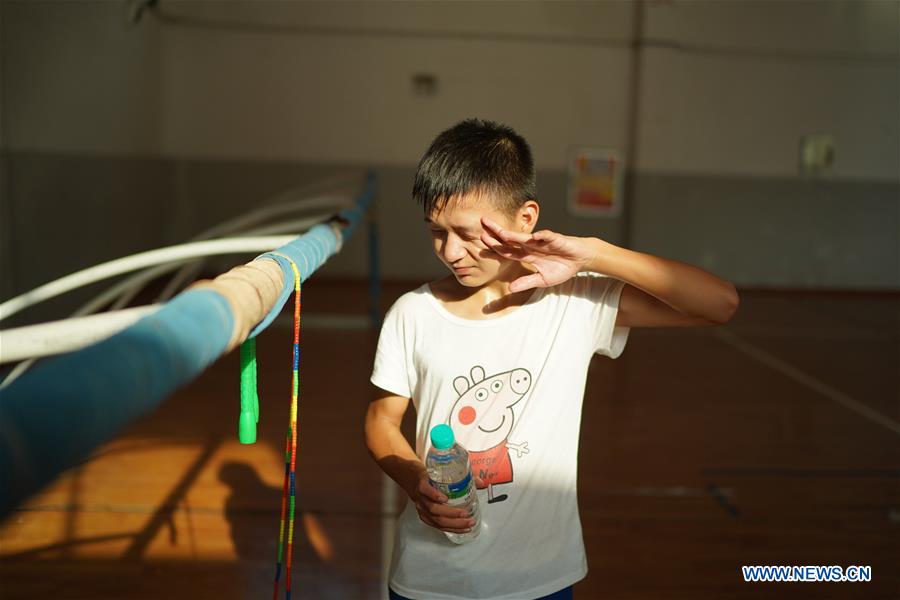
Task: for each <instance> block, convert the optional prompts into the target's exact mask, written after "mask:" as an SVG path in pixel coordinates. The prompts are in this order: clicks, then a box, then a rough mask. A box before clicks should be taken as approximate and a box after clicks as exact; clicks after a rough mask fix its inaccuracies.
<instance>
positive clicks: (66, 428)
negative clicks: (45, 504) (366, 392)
mask: <svg viewBox="0 0 900 600" xmlns="http://www.w3.org/2000/svg"><path fill="white" fill-rule="evenodd" d="M374 195H375V180H374V176H372V175H370V176H369V177H368V179H367V181H366V185H365V188H364V191H363V193H362V194H361V195H360V197H359V198H358V200H357V202H356V205H355V206H354V207H352V208H349V209H345V210H343V211H341V212H340V213H339V214H338V216H337V219H336V221H334V222H332V223H330V224H321V225H316V226H315V227H313V228H312V229H310V230H309V232H307V233H306V234H304V235H302V236H300V237H298V238H296V239H294V240H293V241H291V242H289V243H288V244H285V245H284V246H281V247H280V248H278V249H277V250H276V252H278V254H279V255H283V256H287V257H289V258H290V259H291V260H293V261H294V262H295V263H296V264H297V266H298V267H299V270H300V279H301V282H302V281H304V280H306V279H307V278H309V277H310V276H311V275H312V274H313V273H314V272H315V271H316V270H317V269H318V268H319V267H320V266H321V265H322V264H323V263H324V262H325V261H326V260H327V259H328V258H329V257H330V256H332V255H333V254H335V253H336V252H338V251H339V250H340V248H341V246H342V244H343V241H344V240H345V239H347V238H349V236H350V235H352V234H353V232H354V230H355V229H356V227H357V225H358V224H359V222H360V220H361V219H362V217H363V215H364V214H365V211H366V210H367V208H368V206H369V205H370V203H371V202H372V200H373V198H374ZM273 259H274V260H275V262H273ZM254 271H255V272H257V273H261V274H264V276H265V277H266V279H267V280H268V281H269V282H273V283H274V282H275V281H276V280H277V277H278V276H279V275H280V281H279V282H278V283H279V285H280V289H279V288H278V287H277V286H275V287H273V286H271V285H270V286H268V287H267V286H265V285H262V286H260V289H258V290H256V291H257V292H258V293H256V294H254V293H252V290H251V293H248V292H244V291H243V288H244V286H247V285H250V284H249V283H248V281H250V282H252V281H258V278H257V279H256V280H254V279H253V277H252V275H253V272H254ZM279 271H280V273H279ZM273 275H274V277H275V278H273ZM293 289H294V276H293V272H292V271H291V269H290V262H289V261H287V260H285V259H284V258H282V257H281V256H275V255H271V254H263V255H261V256H260V257H258V258H257V259H256V260H254V261H252V262H251V263H248V264H247V265H242V266H240V267H236V268H235V269H232V270H231V271H229V272H228V273H225V274H224V275H222V276H220V277H217V278H216V279H215V280H213V281H211V282H200V283H199V284H196V285H195V286H194V287H192V288H191V289H188V290H187V291H185V292H183V293H181V294H179V295H178V296H176V297H175V298H174V299H173V300H172V301H170V302H168V303H166V304H165V305H163V306H162V307H161V308H160V309H159V310H158V311H156V312H155V313H153V314H151V315H148V316H146V317H144V318H142V319H141V320H140V321H138V322H137V323H135V324H134V325H132V326H130V327H128V328H126V329H124V330H123V331H121V332H119V333H117V334H115V335H113V336H112V337H109V338H107V339H106V340H103V341H101V342H99V343H97V344H94V345H92V346H88V347H86V348H83V349H81V350H79V351H77V352H72V353H69V354H64V355H61V356H58V357H54V358H52V359H50V360H48V361H47V362H46V363H44V364H42V365H40V366H39V367H38V368H35V369H33V370H31V371H30V372H28V373H26V374H25V375H23V376H22V377H21V378H19V379H18V380H16V381H15V382H13V383H12V384H11V385H10V386H9V387H7V388H5V389H3V390H0V519H2V518H4V517H5V516H6V515H8V514H9V513H10V512H11V511H12V510H13V509H14V508H15V507H16V506H17V505H18V504H19V503H20V502H22V500H24V499H25V498H27V497H28V496H30V495H31V494H33V493H35V492H37V491H38V490H39V489H41V488H42V487H43V486H44V485H46V484H47V483H49V482H50V481H52V480H53V479H54V478H55V477H56V476H57V475H58V474H60V473H62V472H63V471H64V470H66V469H68V468H70V467H72V466H74V465H76V464H79V463H80V462H82V461H83V460H84V459H86V458H87V457H88V455H89V454H90V452H91V451H92V450H93V449H94V448H96V447H98V446H100V445H101V444H103V443H105V442H106V441H108V440H110V439H111V438H113V437H114V436H115V435H116V434H117V433H118V432H119V431H121V430H122V429H123V428H124V427H125V426H127V425H128V424H130V423H131V422H133V421H135V420H137V419H139V418H141V417H143V416H145V415H147V414H149V413H151V412H153V411H154V410H155V409H156V408H157V407H158V406H159V405H160V404H161V403H162V401H163V400H165V399H166V398H167V397H168V396H169V395H171V394H172V393H173V392H175V391H176V390H177V389H179V388H181V387H183V386H184V385H186V384H188V383H189V382H190V381H192V380H193V379H195V378H196V377H197V376H199V375H200V373H202V372H203V371H204V370H205V369H206V368H207V367H208V366H209V365H211V364H212V363H213V362H215V361H216V360H217V359H218V358H219V357H220V356H222V355H223V354H224V353H226V352H227V351H228V350H229V349H230V348H234V347H235V346H237V345H238V344H239V343H240V342H242V341H243V340H244V339H246V337H247V336H248V333H249V334H250V335H257V334H258V333H259V332H260V331H262V330H263V329H265V328H266V327H267V326H268V325H269V323H271V322H272V320H273V319H274V318H275V316H276V315H277V314H278V313H279V312H280V311H281V308H282V307H283V305H284V303H285V302H286V300H287V298H288V296H289V295H290V293H291V292H292V291H293ZM254 296H255V297H254ZM248 315H252V316H250V317H248ZM258 315H265V316H264V317H263V318H262V319H261V320H259V321H258V323H257V318H258ZM254 323H256V326H255V327H254Z"/></svg>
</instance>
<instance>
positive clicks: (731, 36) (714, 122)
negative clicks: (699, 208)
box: [0, 0, 900, 179]
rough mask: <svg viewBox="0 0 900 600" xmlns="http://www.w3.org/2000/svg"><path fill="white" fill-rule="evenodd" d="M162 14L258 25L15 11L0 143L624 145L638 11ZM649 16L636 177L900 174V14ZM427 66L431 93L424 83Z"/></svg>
mask: <svg viewBox="0 0 900 600" xmlns="http://www.w3.org/2000/svg"><path fill="white" fill-rule="evenodd" d="M159 7H160V9H161V10H162V11H165V12H167V13H169V14H173V15H180V16H184V17H190V18H194V19H196V20H199V21H202V22H208V21H210V20H219V21H224V22H232V23H235V22H236V23H242V24H244V25H246V26H244V27H242V28H237V29H229V28H223V27H215V26H208V24H207V25H202V24H201V25H197V24H194V25H191V24H173V23H167V24H162V25H161V24H160V23H159V21H158V20H157V19H156V18H154V17H153V16H151V15H149V14H147V15H145V16H144V18H143V20H142V21H141V22H140V23H139V24H138V25H137V26H131V25H130V24H129V22H128V19H127V9H128V4H127V3H126V2H124V1H123V2H119V1H118V0H117V1H115V2H113V1H102V0H98V1H92V0H83V1H79V2H65V1H59V2H55V1H38V2H35V1H28V0H3V2H2V5H0V22H2V34H3V35H2V48H0V50H2V54H3V62H2V65H3V69H2V74H0V85H2V90H3V91H2V101H3V104H4V106H3V111H2V114H3V119H4V122H3V123H2V124H0V125H2V127H3V131H2V138H3V141H4V143H5V147H6V148H7V149H10V150H17V151H52V152H70V153H84V152H88V153H98V152H99V153H112V154H153V155H155V154H159V153H162V154H163V155H164V156H172V157H186V158H190V157H220V158H221V157H225V158H241V159H251V160H253V159H258V160H267V159H280V160H302V161H314V162H354V163H362V164H374V163H379V164H405V165H408V164H414V163H415V162H416V161H417V160H418V158H419V157H420V156H421V154H422V152H423V151H424V150H425V148H426V146H427V145H428V143H429V141H430V140H431V139H432V138H433V137H434V135H435V134H436V133H438V131H440V130H441V129H443V128H445V127H447V126H449V125H451V124H452V123H454V122H456V121H457V120H459V119H462V118H465V117H468V116H481V117H485V118H492V119H496V120H500V121H504V122H507V123H509V124H510V125H512V126H514V127H515V128H516V129H518V130H519V131H520V132H521V133H522V134H523V135H525V136H526V137H527V138H528V139H529V141H530V142H531V144H532V146H533V148H534V151H535V157H536V160H537V163H538V166H539V167H541V168H543V169H548V168H550V169H552V168H562V167H563V166H564V164H565V157H566V152H567V150H568V149H569V148H570V147H572V146H576V145H593V146H611V147H617V148H622V149H624V147H625V146H626V145H627V142H628V140H627V120H628V114H629V110H630V104H629V102H630V99H629V97H628V89H629V87H628V85H629V76H630V73H631V64H630V59H631V50H630V48H629V46H628V41H627V40H628V39H629V36H630V35H631V30H632V17H633V14H634V10H633V9H634V5H633V4H631V3H628V2H550V1H544V2H478V3H473V2H385V1H383V0H372V1H365V2H268V1H262V0H258V1H243V2H241V1H225V0H218V1H217V0H209V1H202V2H186V1H174V0H162V1H161V2H160V3H159ZM645 14H646V18H645V36H644V37H645V40H646V42H647V46H646V49H645V51H644V60H643V65H642V80H641V83H642V95H641V103H640V107H639V119H638V138H637V141H638V154H637V160H638V167H639V168H641V169H644V170H652V171H674V172H686V173H708V174H721V175H727V174H741V175H758V176H791V175H794V174H795V173H796V172H797V154H798V143H799V139H800V137H801V136H803V135H805V134H808V133H831V134H834V136H835V139H836V143H837V153H836V155H837V161H836V164H835V171H836V175H837V176H839V177H850V178H866V179H897V178H898V176H900V174H898V168H900V156H898V152H900V150H898V145H900V144H898V139H900V126H898V119H900V114H898V113H900V109H898V106H900V90H898V73H900V67H898V63H897V60H896V58H894V59H893V60H892V57H897V56H898V48H897V45H898V38H900V32H898V27H900V25H898V24H900V3H898V2H891V1H880V0H874V1H845V2H819V1H809V2H794V1H783V2H719V1H699V0H698V1H682V0H669V1H665V0H654V1H649V2H647V3H646V4H645ZM716 48H726V49H728V50H729V51H728V52H724V53H723V52H719V51H716ZM419 73H428V74H433V75H435V76H436V77H437V85H438V89H437V93H436V94H435V95H433V96H421V95H416V94H415V93H414V92H413V89H412V82H411V78H412V76H413V75H415V74H419Z"/></svg>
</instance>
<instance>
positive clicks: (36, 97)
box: [0, 0, 160, 155]
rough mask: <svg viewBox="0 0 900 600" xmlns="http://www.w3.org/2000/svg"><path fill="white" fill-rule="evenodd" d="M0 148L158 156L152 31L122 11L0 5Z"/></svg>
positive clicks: (117, 6) (78, 5) (121, 6)
mask: <svg viewBox="0 0 900 600" xmlns="http://www.w3.org/2000/svg"><path fill="white" fill-rule="evenodd" d="M0 27H2V35H0V44H2V45H0V54H2V81H3V97H2V102H3V104H4V107H3V111H2V112H3V120H4V122H3V137H2V139H3V142H4V146H5V148H6V149H9V150H13V151H41V152H60V153H75V154H80V153H85V152H88V153H102V154H125V155H129V154H130V155H135V154H158V152H159V129H160V99H159V90H160V76H159V57H160V53H159V36H158V34H159V27H158V25H157V24H156V23H155V22H154V21H153V19H147V18H146V17H145V18H144V19H143V21H142V22H141V23H140V24H139V25H137V26H131V24H130V23H129V21H128V12H127V6H126V3H125V2H111V1H89V0H84V1H80V2H66V1H58V2H53V1H29V0H2V2H0Z"/></svg>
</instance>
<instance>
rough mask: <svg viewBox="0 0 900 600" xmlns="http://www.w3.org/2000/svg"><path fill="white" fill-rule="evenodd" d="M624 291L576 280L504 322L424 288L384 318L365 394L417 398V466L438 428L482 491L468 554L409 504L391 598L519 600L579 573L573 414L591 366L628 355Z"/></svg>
mask: <svg viewBox="0 0 900 600" xmlns="http://www.w3.org/2000/svg"><path fill="white" fill-rule="evenodd" d="M623 287H624V283H623V282H621V281H618V280H616V279H611V278H608V277H603V276H599V275H596V274H594V273H579V274H578V275H577V276H575V277H573V278H571V279H570V280H569V281H567V282H565V283H562V284H560V285H557V286H554V287H551V288H537V289H535V290H534V292H533V293H532V296H531V298H530V299H529V300H528V302H527V303H526V304H523V305H522V306H520V307H518V308H516V309H515V310H513V311H512V312H509V313H506V314H503V315H501V316H499V317H495V318H489V319H482V320H472V319H465V318H462V317H458V316H456V315H453V314H452V313H450V312H449V311H448V310H447V309H446V308H444V307H443V306H442V305H441V303H440V302H439V301H438V300H437V299H436V298H435V297H434V295H433V294H432V293H431V288H430V286H429V285H428V284H424V285H422V286H421V287H419V288H418V289H416V290H414V291H411V292H408V293H406V294H404V295H403V296H402V297H400V298H399V299H398V300H397V302H396V303H394V305H393V306H392V307H391V309H390V310H389V311H388V313H387V315H386V316H385V320H384V325H383V326H382V329H381V335H380V337H379V340H378V348H377V351H376V354H375V366H374V370H373V373H372V377H371V381H372V383H373V384H375V385H376V386H378V387H380V388H382V389H384V390H387V391H388V392H391V393H394V394H397V395H400V396H404V397H407V398H411V399H412V402H413V405H414V406H415V408H416V454H417V455H418V456H419V458H420V459H422V460H423V461H424V460H425V454H426V452H427V451H428V446H429V444H430V442H429V438H428V436H429V432H430V431H431V428H432V427H434V426H435V425H438V424H440V423H447V424H449V425H450V426H451V428H453V431H454V433H455V434H456V439H457V441H459V442H460V443H461V444H462V445H463V446H464V447H465V448H466V449H467V450H468V451H469V460H470V462H471V463H472V470H473V472H474V474H475V475H476V476H479V477H481V478H482V479H484V480H485V482H486V483H487V485H486V488H485V489H481V490H479V491H478V498H479V503H480V505H481V514H482V518H483V521H482V528H481V534H480V535H479V537H478V538H477V539H475V540H474V541H472V542H469V543H467V544H463V545H456V544H454V543H453V542H451V541H450V540H448V539H447V538H446V536H445V535H444V533H443V532H441V531H438V530H437V529H434V528H432V527H429V526H427V525H425V524H424V523H422V521H420V520H419V516H418V514H417V513H416V510H415V507H414V506H413V504H412V502H407V505H406V509H405V510H404V511H403V514H402V515H401V516H400V519H399V522H398V524H397V536H396V540H395V544H394V553H393V558H392V562H391V576H390V585H391V587H392V588H393V589H394V590H395V591H396V592H397V593H399V594H402V595H404V596H408V597H410V598H414V599H416V600H420V599H422V600H424V599H428V600H431V599H438V600H460V599H466V600H471V599H481V598H491V599H494V600H505V599H508V600H526V599H529V598H538V597H540V596H544V595H547V594H550V593H553V592H555V591H557V590H560V589H562V588H565V587H567V586H569V585H571V584H573V583H575V582H576V581H578V580H580V579H582V578H583V577H584V576H585V574H586V573H587V560H586V558H585V553H584V543H583V541H582V536H581V522H580V520H579V517H578V504H577V498H576V489H575V485H576V470H577V462H578V433H579V428H580V424H581V403H582V399H583V397H584V386H585V381H586V379H587V370H588V365H589V363H590V360H591V356H592V355H593V354H594V353H597V354H602V355H605V356H609V357H612V358H616V357H618V356H619V355H620V354H621V353H622V350H623V349H624V347H625V342H626V340H627V338H628V331H629V330H628V328H626V327H616V326H615V322H616V313H617V312H618V306H619V297H620V295H621V293H622V289H623ZM491 498H492V499H493V502H489V499H491Z"/></svg>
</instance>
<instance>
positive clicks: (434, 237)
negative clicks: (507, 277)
mask: <svg viewBox="0 0 900 600" xmlns="http://www.w3.org/2000/svg"><path fill="white" fill-rule="evenodd" d="M483 216H486V217H488V218H489V219H491V220H492V221H494V222H496V223H499V224H500V225H501V226H502V227H504V228H505V229H515V230H516V231H519V230H520V229H521V228H520V227H517V226H515V223H514V222H513V220H512V219H511V218H510V217H509V215H507V214H506V213H505V212H503V211H501V210H499V209H497V208H496V206H495V205H494V203H492V202H491V200H490V198H486V197H484V196H483V195H481V194H477V193H473V194H466V195H464V196H460V197H457V196H454V197H453V198H451V199H450V200H448V201H447V203H446V204H445V205H444V206H443V208H442V209H441V210H440V211H432V212H431V213H430V214H429V215H427V216H426V217H425V225H426V227H428V229H429V233H430V235H431V243H432V247H433V248H434V253H435V254H436V255H437V257H438V258H439V259H440V261H441V262H442V263H444V264H445V265H446V266H447V268H448V269H450V272H451V273H453V275H454V276H455V277H456V280H457V281H458V282H459V283H460V284H462V285H464V286H466V287H480V286H482V285H485V284H487V283H491V282H492V281H495V280H497V279H499V278H500V277H501V276H503V275H504V274H505V273H506V271H508V270H509V269H510V267H512V266H514V263H515V261H513V260H509V259H506V258H503V257H501V256H500V255H499V254H497V253H496V252H494V251H493V250H491V249H490V248H488V247H487V246H486V245H485V244H484V242H482V241H481V232H482V230H483V226H482V224H481V217H483Z"/></svg>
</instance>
